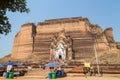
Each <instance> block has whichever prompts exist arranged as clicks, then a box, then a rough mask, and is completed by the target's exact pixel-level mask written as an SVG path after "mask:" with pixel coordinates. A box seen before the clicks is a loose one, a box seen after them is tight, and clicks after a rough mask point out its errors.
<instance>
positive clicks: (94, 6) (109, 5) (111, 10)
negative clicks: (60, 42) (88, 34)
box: [0, 0, 120, 57]
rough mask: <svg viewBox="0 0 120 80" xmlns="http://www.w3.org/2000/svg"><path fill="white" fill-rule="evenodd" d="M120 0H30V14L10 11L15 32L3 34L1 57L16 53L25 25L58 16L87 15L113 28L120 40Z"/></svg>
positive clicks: (103, 26)
mask: <svg viewBox="0 0 120 80" xmlns="http://www.w3.org/2000/svg"><path fill="white" fill-rule="evenodd" d="M119 3H120V0H27V5H28V7H29V8H30V13H29V14H27V13H22V14H20V13H18V12H16V13H11V12H8V14H7V15H8V17H9V21H10V23H11V24H12V32H10V33H9V34H8V35H7V36H4V35H0V38H1V39H0V57H3V56H5V55H7V54H10V53H11V52H12V45H13V42H14V37H15V35H16V34H17V32H18V31H20V28H21V25H22V24H24V23H28V22H33V23H35V24H37V23H38V22H40V21H44V20H46V19H54V18H67V17H78V16H81V17H87V18H88V19H89V21H90V22H91V23H93V24H98V25H100V26H101V28H102V29H105V28H107V27H112V28H113V35H114V38H115V41H117V42H118V41H119V42H120V28H119V27H120V5H119Z"/></svg>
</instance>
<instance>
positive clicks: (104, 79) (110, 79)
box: [0, 77, 120, 80]
mask: <svg viewBox="0 0 120 80" xmlns="http://www.w3.org/2000/svg"><path fill="white" fill-rule="evenodd" d="M0 80H11V79H5V78H3V77H0ZM12 80H120V77H87V78H85V77H64V78H56V79H48V78H44V77H16V78H14V79H12Z"/></svg>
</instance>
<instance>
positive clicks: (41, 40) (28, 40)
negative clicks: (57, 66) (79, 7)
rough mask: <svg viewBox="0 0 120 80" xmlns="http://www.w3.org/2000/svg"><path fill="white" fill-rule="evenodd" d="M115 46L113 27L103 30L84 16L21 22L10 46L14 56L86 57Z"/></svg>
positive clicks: (69, 58) (37, 57)
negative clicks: (36, 22) (19, 28)
mask: <svg viewBox="0 0 120 80" xmlns="http://www.w3.org/2000/svg"><path fill="white" fill-rule="evenodd" d="M95 49H96V51H97V54H98V55H102V54H105V53H106V52H108V51H110V50H113V49H116V43H115V41H114V37H113V33H112V28H111V27H110V28H107V29H105V30H102V28H101V27H100V26H98V25H94V24H91V23H90V22H89V20H88V19H87V18H82V17H73V18H60V19H51V20H45V21H44V22H39V23H38V24H37V26H36V25H34V23H27V24H23V25H22V27H21V30H20V31H19V32H18V33H17V34H16V36H15V39H14V44H13V48H12V55H11V57H12V58H13V59H20V60H22V59H30V58H34V59H36V60H55V59H62V60H86V59H89V58H92V57H94V56H95V54H94V53H95Z"/></svg>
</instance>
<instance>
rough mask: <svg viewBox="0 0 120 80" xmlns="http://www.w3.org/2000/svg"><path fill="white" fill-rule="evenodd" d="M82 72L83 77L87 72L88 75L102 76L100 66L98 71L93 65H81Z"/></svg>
mask: <svg viewBox="0 0 120 80" xmlns="http://www.w3.org/2000/svg"><path fill="white" fill-rule="evenodd" d="M83 73H84V75H85V77H87V73H89V74H90V76H96V75H99V76H102V75H103V73H102V68H100V69H99V71H98V69H97V67H93V66H91V67H83Z"/></svg>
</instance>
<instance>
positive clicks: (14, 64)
mask: <svg viewBox="0 0 120 80" xmlns="http://www.w3.org/2000/svg"><path fill="white" fill-rule="evenodd" d="M7 65H12V66H22V64H21V63H15V62H6V63H3V64H2V66H7Z"/></svg>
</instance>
